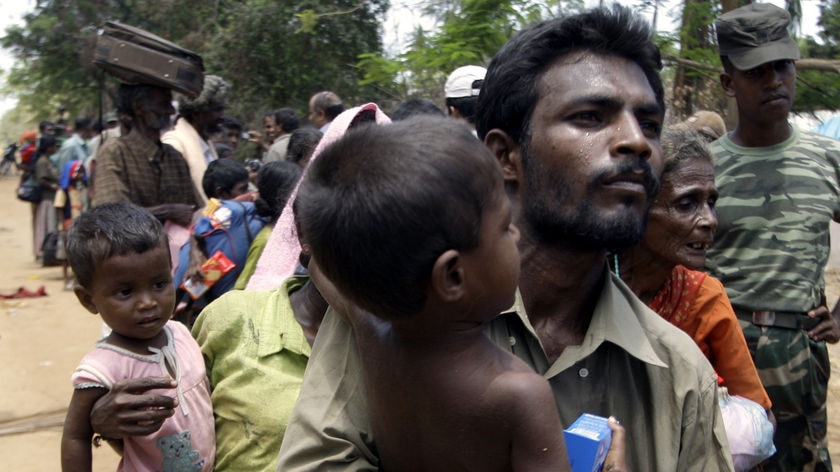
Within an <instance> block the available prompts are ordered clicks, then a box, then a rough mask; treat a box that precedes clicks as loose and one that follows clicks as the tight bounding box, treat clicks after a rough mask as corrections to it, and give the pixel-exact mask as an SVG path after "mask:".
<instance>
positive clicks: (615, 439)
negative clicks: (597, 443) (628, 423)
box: [603, 416, 627, 472]
mask: <svg viewBox="0 0 840 472" xmlns="http://www.w3.org/2000/svg"><path fill="white" fill-rule="evenodd" d="M607 425H608V426H609V427H610V429H611V430H612V443H611V444H610V450H609V452H608V453H607V458H606V459H605V460H604V468H603V470H604V472H607V471H609V472H627V456H626V451H627V440H626V437H625V431H624V426H621V423H619V422H618V420H617V419H615V417H613V416H610V418H609V420H608V421H607Z"/></svg>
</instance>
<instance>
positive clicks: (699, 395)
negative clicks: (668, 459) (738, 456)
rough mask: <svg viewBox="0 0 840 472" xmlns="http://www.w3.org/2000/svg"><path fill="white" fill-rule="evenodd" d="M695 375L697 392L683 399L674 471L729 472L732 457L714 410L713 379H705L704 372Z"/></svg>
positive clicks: (706, 376)
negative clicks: (677, 453) (680, 431)
mask: <svg viewBox="0 0 840 472" xmlns="http://www.w3.org/2000/svg"><path fill="white" fill-rule="evenodd" d="M710 370H711V369H710ZM698 375H699V376H700V379H699V382H700V385H699V388H698V391H697V392H696V395H690V396H687V397H686V399H685V405H684V406H683V424H682V429H683V434H682V438H681V440H680V444H681V446H680V452H679V459H678V465H677V470H681V471H686V472H690V471H695V472H703V471H708V470H715V471H721V472H723V471H733V470H735V468H734V466H733V465H732V454H731V453H730V451H729V441H728V440H727V439H726V430H725V429H724V427H723V416H721V413H720V407H719V406H718V393H717V379H716V376H713V375H707V373H706V372H705V371H704V372H701V373H699V374H698Z"/></svg>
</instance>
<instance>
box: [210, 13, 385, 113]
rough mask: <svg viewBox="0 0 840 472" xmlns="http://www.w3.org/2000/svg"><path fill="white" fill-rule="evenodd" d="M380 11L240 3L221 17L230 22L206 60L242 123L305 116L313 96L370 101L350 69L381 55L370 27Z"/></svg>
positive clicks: (370, 95)
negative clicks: (284, 110) (224, 83)
mask: <svg viewBox="0 0 840 472" xmlns="http://www.w3.org/2000/svg"><path fill="white" fill-rule="evenodd" d="M387 9H388V3H387V0H377V1H366V2H359V1H357V0H300V1H298V2H296V3H294V4H291V3H289V2H277V1H275V0H246V1H243V2H241V3H238V4H236V5H234V6H233V7H232V8H230V10H229V11H228V15H229V16H230V18H232V20H230V21H227V22H226V24H225V26H223V27H222V28H219V30H218V32H217V36H216V37H215V38H213V39H212V40H211V41H212V42H211V44H212V47H210V48H208V49H209V51H210V52H209V53H208V55H207V59H208V62H209V63H210V66H211V67H213V68H216V69H219V70H224V71H225V74H224V77H225V78H226V79H228V80H229V81H231V83H232V85H233V93H234V94H235V96H236V101H237V104H236V105H235V106H236V107H237V109H236V111H237V112H238V114H239V115H240V116H243V117H245V118H246V119H253V118H254V117H261V116H262V113H263V112H265V111H268V110H270V109H273V108H277V107H281V106H291V107H293V108H297V109H298V110H300V111H301V112H303V113H305V112H306V110H307V107H308V101H309V97H310V96H311V95H312V94H313V93H315V92H318V91H321V90H332V91H334V92H336V93H338V94H339V96H341V97H342V99H343V100H344V101H345V102H347V103H360V102H364V101H369V100H373V99H375V98H376V97H377V95H378V94H377V91H376V89H375V88H373V87H371V86H368V85H366V84H360V79H361V78H362V72H361V70H360V69H359V68H358V67H357V66H356V63H357V61H358V56H359V55H360V54H362V53H371V54H375V55H380V54H381V52H382V41H381V38H380V35H379V27H378V23H379V21H378V19H379V18H382V17H383V16H384V15H385V13H386V11H387ZM234 19H235V20H234ZM211 70H212V69H211Z"/></svg>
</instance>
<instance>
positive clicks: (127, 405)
mask: <svg viewBox="0 0 840 472" xmlns="http://www.w3.org/2000/svg"><path fill="white" fill-rule="evenodd" d="M175 386H176V383H175V381H174V380H173V379H171V378H169V377H141V378H137V379H125V380H121V381H119V382H117V383H115V384H114V386H113V387H112V388H111V389H110V390H109V391H108V393H106V394H105V395H102V397H101V398H99V399H98V400H97V401H96V403H94V404H93V407H92V408H91V409H90V410H89V413H90V424H91V427H92V428H93V431H94V432H96V433H99V434H101V435H102V436H103V437H106V438H112V439H119V438H124V437H128V436H145V435H147V434H151V433H154V432H155V431H157V430H158V429H160V427H161V425H163V422H164V421H165V420H166V419H167V418H169V417H170V416H172V414H173V413H174V412H175V407H176V406H178V400H177V399H176V398H174V397H175V395H173V396H172V397H170V396H167V395H157V394H152V393H145V392H147V391H148V390H153V389H161V388H164V389H165V388H169V389H174V388H175ZM173 393H174V392H173Z"/></svg>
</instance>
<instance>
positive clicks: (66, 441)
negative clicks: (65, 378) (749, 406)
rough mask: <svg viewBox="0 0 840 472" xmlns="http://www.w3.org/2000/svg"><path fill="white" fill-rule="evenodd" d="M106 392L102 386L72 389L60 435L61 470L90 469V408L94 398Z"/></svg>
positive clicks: (91, 433) (94, 400)
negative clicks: (71, 396)
mask: <svg viewBox="0 0 840 472" xmlns="http://www.w3.org/2000/svg"><path fill="white" fill-rule="evenodd" d="M106 392H107V390H105V389H104V388H85V389H77V390H73V398H72V399H71V400H70V406H69V407H68V408H67V418H66V419H65V420H64V433H63V434H62V436H61V470H62V471H64V472H67V471H89V470H91V467H92V464H91V452H90V446H91V439H92V438H93V427H91V425H90V410H91V408H92V407H93V404H94V403H95V402H96V400H98V399H99V397H101V396H102V395H105V393H106Z"/></svg>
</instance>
